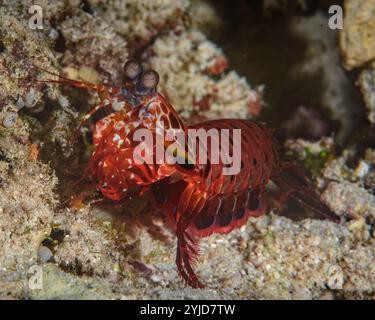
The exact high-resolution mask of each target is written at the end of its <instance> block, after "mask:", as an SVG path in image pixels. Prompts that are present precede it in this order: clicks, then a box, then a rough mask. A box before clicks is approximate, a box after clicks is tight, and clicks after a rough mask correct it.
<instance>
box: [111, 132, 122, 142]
mask: <svg viewBox="0 0 375 320" xmlns="http://www.w3.org/2000/svg"><path fill="white" fill-rule="evenodd" d="M120 139H121V137H120V135H118V134H117V133H116V134H115V135H114V137H113V141H114V142H116V141H119V140H120Z"/></svg>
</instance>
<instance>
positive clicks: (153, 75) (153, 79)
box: [139, 70, 159, 91]
mask: <svg viewBox="0 0 375 320" xmlns="http://www.w3.org/2000/svg"><path fill="white" fill-rule="evenodd" d="M158 83H159V75H158V74H157V72H156V71H153V70H150V71H146V72H145V73H144V74H143V75H142V77H141V79H140V82H139V84H140V87H141V90H142V89H143V90H146V91H149V90H152V89H154V88H156V86H157V85H158Z"/></svg>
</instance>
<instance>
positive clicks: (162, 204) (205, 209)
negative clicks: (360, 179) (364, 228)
mask: <svg viewBox="0 0 375 320" xmlns="http://www.w3.org/2000/svg"><path fill="white" fill-rule="evenodd" d="M124 73H125V77H126V82H125V83H124V84H123V85H122V86H120V87H107V86H104V85H95V84H90V83H85V82H80V81H73V80H70V79H66V78H63V77H60V79H59V80H45V82H54V83H60V84H65V85H69V86H75V87H82V88H91V89H94V90H96V91H97V92H98V94H99V96H100V98H101V103H100V104H99V105H98V106H96V107H94V108H93V109H92V111H90V112H89V113H88V114H87V115H86V116H85V117H84V119H83V121H82V123H81V125H80V127H81V126H82V125H83V124H84V123H85V122H86V121H87V120H88V119H89V118H90V117H91V116H92V115H93V114H94V113H95V112H96V111H98V110H99V109H102V108H104V109H107V110H109V111H110V112H111V113H110V114H109V115H107V116H106V117H104V118H102V119H101V120H99V121H98V122H97V123H96V124H95V130H94V133H93V143H94V151H93V153H92V156H91V159H90V162H89V167H88V174H89V175H91V176H92V177H93V178H94V179H95V180H96V181H97V188H98V189H99V190H100V191H101V193H102V195H103V198H104V199H109V200H110V201H113V202H124V201H128V200H130V199H132V198H134V197H138V196H140V195H142V194H144V193H145V192H146V191H150V192H151V193H152V194H153V196H154V201H153V203H154V205H155V209H156V210H159V211H162V212H164V213H165V214H166V216H167V221H168V223H169V225H170V227H172V228H173V230H174V231H175V234H176V236H177V254H176V264H177V270H178V272H179V274H180V276H181V277H182V278H183V280H184V281H185V282H186V283H187V284H188V285H190V286H192V287H194V288H201V287H203V285H202V283H201V282H200V281H199V279H198V277H197V275H196V274H195V272H194V268H193V267H194V263H195V262H196V261H197V259H198V245H197V239H198V238H200V237H207V236H210V235H211V234H213V233H220V234H226V233H229V232H230V231H232V230H233V229H234V228H238V227H240V226H242V225H244V224H245V223H246V221H247V220H248V218H249V217H257V216H261V215H263V214H264V213H265V207H266V206H265V191H266V186H267V184H268V182H269V180H273V181H274V182H275V183H276V184H277V185H278V186H279V187H280V189H281V190H282V191H283V192H284V197H285V196H291V197H293V198H295V199H296V200H298V201H299V202H303V203H304V204H305V206H308V207H309V208H311V209H312V210H314V211H316V212H318V213H320V214H321V213H323V214H324V215H326V216H328V217H330V218H333V217H332V215H331V214H330V212H329V211H328V209H327V208H326V207H325V206H324V205H323V204H322V203H321V202H320V200H319V198H318V196H317V195H316V194H315V192H314V191H313V190H312V189H311V187H310V185H309V182H308V181H307V179H306V178H305V177H304V175H303V174H302V173H301V172H300V171H299V170H298V169H296V168H295V167H294V166H293V165H289V164H285V163H281V162H280V161H279V159H278V155H277V151H276V146H275V142H274V139H273V137H272V133H271V131H270V130H269V129H267V128H266V127H265V125H263V124H260V123H257V122H255V121H250V120H239V119H225V120H214V121H208V122H204V123H198V124H194V125H191V126H187V125H185V124H184V123H183V121H182V120H181V119H180V117H179V115H178V114H177V112H176V111H175V110H174V108H173V107H172V105H171V104H170V103H169V102H168V101H167V100H166V99H165V98H164V97H163V96H162V95H161V94H159V93H158V92H157V90H156V88H157V84H158V81H159V77H158V74H157V73H156V72H155V71H146V72H143V70H142V67H141V65H140V64H139V63H137V62H136V61H133V60H131V61H128V62H127V63H126V64H125V67H124ZM140 129H145V130H148V131H149V132H150V134H151V136H152V137H153V138H154V141H158V139H157V137H158V136H159V135H160V134H161V131H163V130H172V131H175V132H177V131H178V132H182V133H184V134H185V135H187V133H188V131H189V130H190V129H194V130H205V131H208V130H210V129H217V130H221V131H224V132H226V133H227V135H228V139H229V153H232V154H233V152H234V147H233V146H234V144H235V141H234V135H233V133H232V132H233V131H234V130H240V149H241V155H240V172H239V173H238V174H229V175H228V174H224V170H223V169H224V168H225V167H226V166H227V164H226V163H224V160H223V159H222V158H219V161H214V159H213V157H214V155H213V154H212V152H210V151H211V149H212V148H213V145H214V144H216V145H219V146H220V144H221V140H219V137H218V136H212V137H211V138H210V139H209V140H207V143H206V144H205V145H204V146H203V148H204V150H206V151H207V158H206V161H205V162H202V163H201V162H200V161H192V162H190V161H187V162H188V164H186V162H185V163H183V164H180V163H168V162H158V161H156V159H155V157H156V149H157V148H162V149H163V150H167V149H168V147H170V146H171V145H172V144H173V143H175V146H177V147H176V149H177V150H175V151H176V153H177V155H178V156H179V157H180V158H183V159H184V160H189V159H188V158H189V157H190V155H191V152H192V151H196V153H198V150H195V148H199V146H195V147H191V146H190V145H189V144H188V143H187V144H186V145H187V146H186V145H185V146H182V145H181V141H180V142H176V141H175V140H173V141H169V142H166V141H165V140H159V143H158V142H157V143H155V144H153V145H152V146H146V149H147V148H148V150H146V151H148V152H149V153H150V154H151V158H152V159H151V160H153V161H150V162H147V163H146V162H140V161H137V159H136V154H137V153H136V152H135V151H136V149H137V148H138V147H139V146H140V144H141V143H142V141H140V140H139V139H138V137H136V136H137V131H138V132H139V130H140ZM160 141H161V142H160ZM185 142H186V141H185ZM192 149H193V150H192Z"/></svg>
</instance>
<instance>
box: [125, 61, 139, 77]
mask: <svg viewBox="0 0 375 320" xmlns="http://www.w3.org/2000/svg"><path fill="white" fill-rule="evenodd" d="M124 72H125V76H126V77H127V78H128V79H129V80H135V79H136V78H137V77H138V76H139V75H140V74H141V73H142V66H141V64H140V63H139V62H137V61H135V60H129V61H127V62H126V63H125V66H124Z"/></svg>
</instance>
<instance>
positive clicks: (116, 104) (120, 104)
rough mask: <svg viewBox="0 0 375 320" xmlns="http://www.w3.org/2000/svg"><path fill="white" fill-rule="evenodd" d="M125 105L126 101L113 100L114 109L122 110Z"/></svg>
mask: <svg viewBox="0 0 375 320" xmlns="http://www.w3.org/2000/svg"><path fill="white" fill-rule="evenodd" d="M124 106H125V102H124V101H120V102H118V101H115V102H112V109H113V111H121V110H122V109H123V108H124Z"/></svg>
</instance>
